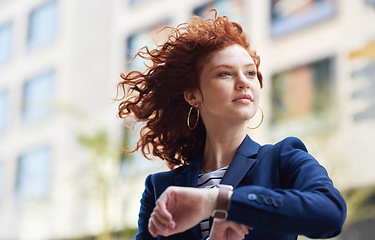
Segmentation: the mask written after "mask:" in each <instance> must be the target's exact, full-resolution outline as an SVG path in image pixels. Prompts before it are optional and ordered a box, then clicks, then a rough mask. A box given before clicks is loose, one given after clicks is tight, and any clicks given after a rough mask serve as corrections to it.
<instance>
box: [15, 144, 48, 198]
mask: <svg viewBox="0 0 375 240" xmlns="http://www.w3.org/2000/svg"><path fill="white" fill-rule="evenodd" d="M50 155H51V154H50V149H49V148H48V147H40V148H37V149H34V150H31V151H29V152H27V153H25V154H22V155H21V156H20V157H19V159H18V168H17V186H16V192H17V196H18V197H19V198H20V199H22V200H42V199H44V198H46V197H47V193H48V182H49V181H48V180H49V176H50V174H49V173H50V163H51V156H50Z"/></svg>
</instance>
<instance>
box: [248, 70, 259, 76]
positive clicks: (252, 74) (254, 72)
mask: <svg viewBox="0 0 375 240" xmlns="http://www.w3.org/2000/svg"><path fill="white" fill-rule="evenodd" d="M246 75H248V76H256V75H257V72H256V71H253V70H250V71H248V72H246Z"/></svg>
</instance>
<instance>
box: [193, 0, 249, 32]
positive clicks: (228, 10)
mask: <svg viewBox="0 0 375 240" xmlns="http://www.w3.org/2000/svg"><path fill="white" fill-rule="evenodd" d="M211 9H216V11H217V13H218V15H219V16H227V17H229V18H230V19H231V21H234V22H238V23H239V24H241V26H242V27H243V28H245V29H246V26H247V25H246V17H247V16H248V14H249V13H248V12H247V11H246V6H245V0H214V1H210V2H208V3H206V4H204V5H202V6H200V7H198V8H196V9H194V10H193V15H197V16H200V17H205V15H206V14H207V13H208V12H209V11H210V10H211Z"/></svg>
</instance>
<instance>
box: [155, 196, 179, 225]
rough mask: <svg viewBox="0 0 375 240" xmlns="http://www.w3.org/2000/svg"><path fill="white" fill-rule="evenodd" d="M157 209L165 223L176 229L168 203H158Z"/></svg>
mask: <svg viewBox="0 0 375 240" xmlns="http://www.w3.org/2000/svg"><path fill="white" fill-rule="evenodd" d="M156 208H157V211H158V213H159V214H160V215H159V216H160V218H163V219H161V220H162V221H163V222H166V223H165V224H166V225H169V226H170V227H172V228H174V227H175V225H176V224H175V222H174V221H173V215H172V214H171V213H170V211H169V210H168V209H167V206H166V202H165V201H156Z"/></svg>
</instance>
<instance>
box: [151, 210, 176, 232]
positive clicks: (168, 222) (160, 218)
mask: <svg viewBox="0 0 375 240" xmlns="http://www.w3.org/2000/svg"><path fill="white" fill-rule="evenodd" d="M152 214H153V216H154V217H156V218H157V219H158V221H159V222H160V223H161V224H163V225H165V226H167V227H171V226H172V223H171V222H172V220H171V219H169V218H168V216H166V215H165V212H163V211H162V210H161V209H160V207H158V206H157V207H156V208H155V209H154V211H153V213H152Z"/></svg>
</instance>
